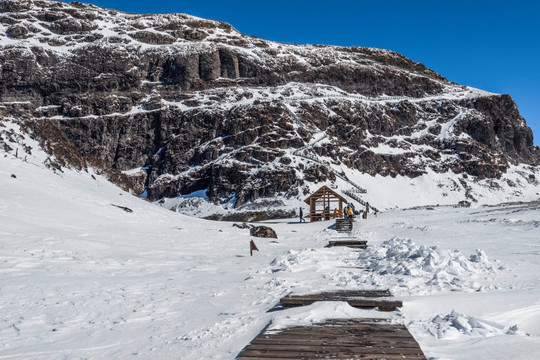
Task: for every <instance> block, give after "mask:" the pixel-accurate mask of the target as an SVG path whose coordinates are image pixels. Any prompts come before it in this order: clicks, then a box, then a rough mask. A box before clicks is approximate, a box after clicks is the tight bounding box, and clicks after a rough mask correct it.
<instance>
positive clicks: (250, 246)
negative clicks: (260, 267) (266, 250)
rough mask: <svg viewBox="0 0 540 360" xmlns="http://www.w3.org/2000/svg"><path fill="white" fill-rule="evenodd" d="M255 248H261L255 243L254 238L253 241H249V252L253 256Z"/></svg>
mask: <svg viewBox="0 0 540 360" xmlns="http://www.w3.org/2000/svg"><path fill="white" fill-rule="evenodd" d="M253 250H257V251H259V249H257V245H255V243H254V242H253V240H251V241H250V242H249V254H250V255H251V256H253Z"/></svg>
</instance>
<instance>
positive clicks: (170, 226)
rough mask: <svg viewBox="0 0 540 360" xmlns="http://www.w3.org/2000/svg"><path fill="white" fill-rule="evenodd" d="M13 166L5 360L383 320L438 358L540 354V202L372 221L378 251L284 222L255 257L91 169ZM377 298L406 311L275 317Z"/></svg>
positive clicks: (173, 346) (153, 349) (233, 345)
mask: <svg viewBox="0 0 540 360" xmlns="http://www.w3.org/2000/svg"><path fill="white" fill-rule="evenodd" d="M27 140H28V139H27ZM28 141H29V140H28ZM34 145H35V144H34ZM14 146H15V145H14ZM36 149H37V148H36ZM21 151H22V149H21V150H20V151H19V154H22V152H21ZM4 155H5V156H0V186H1V188H2V190H3V191H2V202H1V203H0V225H1V226H0V278H1V279H2V280H1V282H0V338H1V339H2V342H1V343H0V359H57V358H69V359H79V358H86V359H102V358H120V359H124V358H131V357H133V358H140V359H155V358H160V359H179V358H180V359H233V358H235V356H236V355H237V354H238V353H239V352H240V351H241V349H242V348H243V347H244V346H245V345H247V344H248V343H249V342H250V341H251V340H252V339H253V338H254V337H255V336H256V335H257V334H258V333H259V331H260V330H261V329H262V328H264V327H265V326H266V325H267V324H268V323H269V322H270V321H273V324H274V325H273V326H274V327H275V329H276V331H279V328H283V327H284V326H288V325H290V324H309V323H312V322H318V321H324V320H325V319H327V318H334V317H364V318H372V317H380V316H379V315H381V316H390V320H391V321H392V322H400V323H404V324H406V325H407V326H408V328H409V329H410V331H411V333H412V334H413V335H414V336H415V338H416V339H417V340H418V341H419V343H420V345H421V347H422V349H423V350H424V351H425V353H426V354H427V356H428V357H431V358H436V359H492V358H516V359H534V358H535V356H536V354H538V353H539V352H540V340H539V337H538V336H539V335H540V300H539V299H540V281H539V277H538V274H540V239H539V236H538V224H539V223H538V219H539V218H540V217H539V211H540V206H539V205H538V204H511V205H505V206H494V207H477V208H469V209H463V208H453V207H449V206H439V207H437V206H433V207H426V208H419V209H409V210H393V211H388V212H384V213H380V214H379V215H378V216H377V218H375V217H373V216H371V215H370V216H369V217H368V219H367V220H360V219H358V220H357V221H356V222H355V230H354V231H353V233H352V235H353V236H354V237H356V238H358V239H363V240H368V241H369V245H370V247H369V248H368V249H367V250H361V251H357V250H353V249H348V248H324V246H325V245H326V244H327V243H328V241H329V240H330V239H331V238H332V237H333V236H336V235H337V234H336V232H335V231H333V230H331V229H329V228H328V226H329V225H331V223H330V222H318V223H309V224H298V223H297V222H296V219H289V220H283V221H274V222H270V223H267V224H266V225H268V226H271V227H272V228H274V229H275V230H276V232H277V234H278V237H279V238H278V239H277V240H276V239H257V238H256V239H254V241H255V243H256V245H257V247H258V248H259V249H260V251H258V252H254V256H252V257H250V256H249V255H248V254H249V241H250V240H251V239H252V238H251V237H250V236H249V232H248V230H241V229H238V228H235V227H233V226H232V224H231V223H226V222H211V221H203V220H199V219H196V218H193V217H187V216H184V215H180V214H178V213H175V212H171V211H168V210H165V209H163V208H161V207H159V206H155V205H154V204H150V203H148V202H145V201H143V200H141V199H137V198H135V197H133V196H131V195H129V194H127V193H125V192H123V191H121V190H119V189H118V188H116V187H115V186H113V185H111V184H110V183H108V182H107V181H106V180H105V179H103V178H102V177H100V176H99V175H97V174H95V173H93V172H92V171H91V170H89V172H88V173H86V172H81V173H76V172H73V171H70V170H67V169H65V170H64V172H58V171H57V172H56V173H55V172H53V171H52V170H49V169H45V168H44V166H43V165H42V163H43V160H44V156H43V154H42V153H40V152H39V151H37V150H34V151H33V154H32V155H31V156H28V158H27V162H24V161H22V160H21V159H20V157H19V159H16V158H14V156H13V152H11V153H9V154H8V153H5V154H4ZM12 174H14V175H16V177H15V178H13V177H11V175H12ZM92 175H93V176H94V177H95V178H96V179H95V180H94V179H93V178H92ZM113 204H114V205H118V206H124V207H128V208H130V209H132V210H133V212H132V213H128V212H125V211H123V210H122V209H121V208H118V207H115V206H111V205H113ZM455 249H457V250H455ZM369 288H373V289H385V288H387V289H390V290H391V291H392V292H393V293H394V294H395V295H396V296H397V297H398V298H399V299H402V300H403V302H404V306H403V308H401V309H399V310H398V311H396V312H394V313H390V314H388V313H378V312H375V313H374V311H368V310H359V309H353V308H351V307H350V306H348V305H347V304H345V303H318V304H313V305H311V306H308V307H304V308H300V309H290V310H286V311H278V310H277V308H276V307H275V306H276V304H277V303H278V301H279V299H280V298H281V297H282V296H284V295H286V294H288V293H290V292H294V293H308V292H318V291H323V290H335V289H339V290H344V289H369Z"/></svg>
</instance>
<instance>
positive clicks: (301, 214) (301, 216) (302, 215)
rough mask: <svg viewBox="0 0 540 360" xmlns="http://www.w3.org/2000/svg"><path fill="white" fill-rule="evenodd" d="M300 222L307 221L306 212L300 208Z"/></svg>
mask: <svg viewBox="0 0 540 360" xmlns="http://www.w3.org/2000/svg"><path fill="white" fill-rule="evenodd" d="M299 214H300V222H306V220H305V219H304V211H303V210H302V208H300V212H299Z"/></svg>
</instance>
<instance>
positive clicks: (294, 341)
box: [237, 319, 426, 360]
mask: <svg viewBox="0 0 540 360" xmlns="http://www.w3.org/2000/svg"><path fill="white" fill-rule="evenodd" d="M237 359H239V360H255V359H259V360H263V359H273V360H279V359H283V360H285V359H373V360H375V359H376V360H383V359H386V360H397V359H411V360H421V359H423V360H425V359H426V357H425V356H424V353H423V352H422V350H421V349H420V346H419V345H418V343H417V342H416V340H414V338H413V337H412V335H411V334H410V333H409V331H408V330H407V328H406V327H405V326H404V325H395V324H388V323H385V322H373V321H366V320H359V319H345V320H331V321H328V322H325V323H321V324H313V325H311V326H296V327H291V328H287V329H284V330H282V331H279V332H278V331H271V330H270V331H269V330H266V329H265V330H263V332H261V334H259V336H257V337H256V338H255V339H254V340H253V341H252V342H251V344H249V345H248V346H247V347H246V348H245V349H244V351H243V352H242V353H241V354H240V355H239V356H238V358H237Z"/></svg>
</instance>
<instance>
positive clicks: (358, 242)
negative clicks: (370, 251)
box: [328, 240, 367, 249]
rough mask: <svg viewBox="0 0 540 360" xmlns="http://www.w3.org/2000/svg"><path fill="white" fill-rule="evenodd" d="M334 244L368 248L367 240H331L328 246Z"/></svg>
mask: <svg viewBox="0 0 540 360" xmlns="http://www.w3.org/2000/svg"><path fill="white" fill-rule="evenodd" d="M332 246H346V247H351V248H361V249H365V248H367V241H366V240H330V241H329V242H328V247H332Z"/></svg>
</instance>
